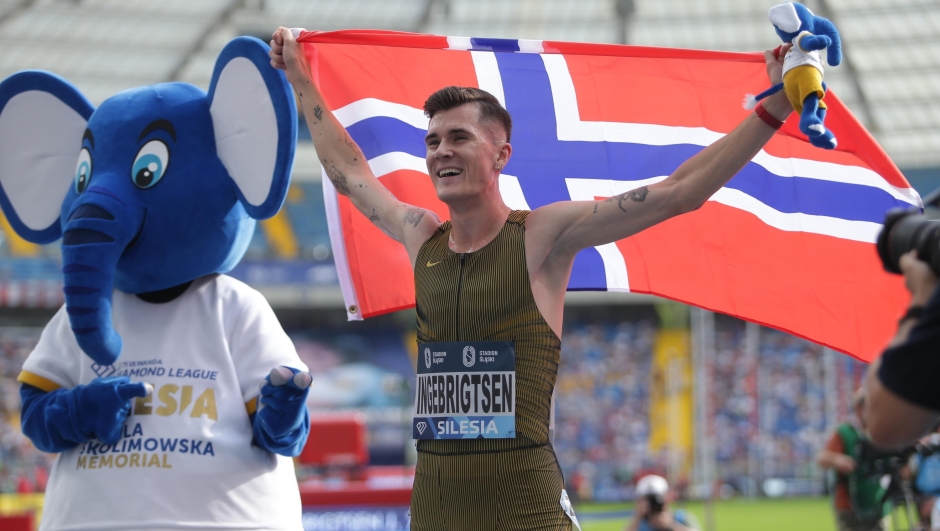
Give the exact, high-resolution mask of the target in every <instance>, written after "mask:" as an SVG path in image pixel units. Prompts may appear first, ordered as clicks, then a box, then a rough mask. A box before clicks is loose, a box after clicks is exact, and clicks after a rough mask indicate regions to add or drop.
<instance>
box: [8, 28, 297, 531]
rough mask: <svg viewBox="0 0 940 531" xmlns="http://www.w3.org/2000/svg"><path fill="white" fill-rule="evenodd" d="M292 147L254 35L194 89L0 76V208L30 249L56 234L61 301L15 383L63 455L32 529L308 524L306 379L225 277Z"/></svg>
mask: <svg viewBox="0 0 940 531" xmlns="http://www.w3.org/2000/svg"><path fill="white" fill-rule="evenodd" d="M296 136H297V111H296V108H295V104H294V99H293V94H292V92H291V90H290V88H289V85H288V83H287V81H286V79H285V77H284V75H283V73H281V72H279V71H277V70H275V69H273V68H271V66H270V64H269V58H268V47H267V45H266V44H264V43H263V42H261V41H260V40H257V39H253V38H248V37H240V38H237V39H235V40H233V41H231V42H230V43H229V44H228V45H227V46H226V47H225V48H224V50H223V51H222V52H221V54H220V56H219V58H218V60H217V62H216V65H215V70H214V73H213V76H212V81H211V85H210V88H209V92H208V94H207V93H205V92H204V91H202V90H200V89H199V88H197V87H195V86H192V85H188V84H184V83H163V84H158V85H153V86H148V87H141V88H137V89H132V90H128V91H125V92H121V93H119V94H117V95H115V96H113V97H111V98H109V99H107V100H106V101H105V102H103V103H102V104H101V105H100V106H99V107H98V108H97V109H95V108H93V106H92V105H91V104H90V103H89V102H88V101H87V100H86V99H85V97H84V96H82V94H81V93H80V92H79V91H78V90H77V89H76V88H75V87H74V86H72V85H71V84H69V83H68V82H67V81H65V80H64V79H62V78H60V77H57V76H56V75H54V74H50V73H47V72H40V71H25V72H20V73H17V74H15V75H13V76H10V77H9V78H7V79H6V80H4V81H3V82H2V83H0V205H2V208H3V212H4V213H5V214H6V216H7V218H8V219H9V221H10V223H11V225H12V226H13V227H14V229H15V230H16V232H17V233H18V234H19V235H20V236H22V237H23V238H24V239H26V240H28V241H30V242H35V243H50V242H53V241H55V240H57V239H58V238H60V237H61V238H62V261H63V267H62V272H63V275H64V292H65V305H64V307H63V308H62V309H60V311H59V312H58V313H57V314H56V316H55V317H54V318H53V319H52V321H51V322H50V323H49V325H48V326H47V327H46V329H45V330H44V331H43V334H42V337H41V339H40V341H39V343H38V344H37V346H36V348H35V350H34V351H33V352H32V353H31V354H30V356H29V358H28V359H27V361H26V362H25V363H24V366H23V371H22V372H21V374H20V377H19V380H20V382H21V396H22V402H23V410H22V426H23V431H24V433H25V434H26V435H27V436H28V437H29V438H30V439H31V440H32V441H33V443H34V444H35V445H36V446H37V447H38V448H39V449H41V450H43V451H47V452H58V453H59V455H58V457H57V460H56V463H55V465H54V467H53V470H52V473H51V475H50V481H49V486H48V489H47V497H46V504H45V507H46V509H45V511H44V516H43V519H42V526H41V529H43V530H59V529H176V528H186V529H210V528H211V529H223V528H224V529H229V528H232V529H234V528H237V529H296V530H299V529H301V528H302V526H301V521H300V516H301V508H300V497H299V492H298V489H297V482H296V478H295V476H294V470H293V463H292V460H291V459H290V458H291V457H293V456H296V455H298V454H299V453H300V450H301V449H302V447H303V445H304V443H305V442H306V439H307V435H308V432H309V430H310V420H309V416H308V412H307V409H306V406H305V398H306V395H307V391H308V386H309V385H310V381H311V378H310V375H309V374H308V373H307V372H305V371H306V367H305V366H304V365H303V363H302V362H301V361H300V359H299V358H298V357H297V353H296V351H295V349H294V346H293V344H292V343H291V341H290V339H288V338H287V336H286V334H285V333H284V331H283V329H282V328H281V327H280V325H279V323H278V322H277V320H276V318H275V316H274V313H273V311H272V310H271V308H270V306H268V304H267V302H266V301H265V300H264V298H263V297H262V296H261V295H260V294H259V293H258V292H257V291H255V290H253V289H251V288H249V287H248V286H246V285H244V284H242V283H240V282H238V281H237V280H235V279H232V278H231V277H228V276H225V275H224V274H223V273H225V272H227V271H229V270H231V269H232V268H233V267H234V266H235V265H236V264H237V263H238V261H239V260H240V259H241V257H242V255H243V254H244V252H245V250H246V248H247V246H248V242H249V239H250V238H251V235H252V233H253V231H254V228H255V223H256V220H258V219H265V218H268V217H270V216H273V215H274V214H275V213H277V211H278V210H279V209H280V207H281V205H282V203H283V201H284V198H285V196H286V194H287V188H288V184H289V178H290V171H291V165H292V161H293V156H294V148H295V144H296ZM259 388H260V391H259Z"/></svg>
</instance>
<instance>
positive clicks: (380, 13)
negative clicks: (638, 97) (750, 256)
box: [0, 0, 940, 184]
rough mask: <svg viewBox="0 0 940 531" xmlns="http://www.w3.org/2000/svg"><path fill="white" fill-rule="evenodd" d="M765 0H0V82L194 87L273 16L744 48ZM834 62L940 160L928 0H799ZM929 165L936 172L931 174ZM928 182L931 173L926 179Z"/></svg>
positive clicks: (933, 25) (893, 126) (903, 153)
mask: <svg viewBox="0 0 940 531" xmlns="http://www.w3.org/2000/svg"><path fill="white" fill-rule="evenodd" d="M776 2H777V0H709V1H707V2H706V1H705V0H343V1H336V0H199V1H193V0H160V1H153V0H0V49H2V50H3V54H0V78H3V77H6V76H8V75H10V74H12V73H14V72H16V71H19V70H23V69H37V68H38V69H44V70H50V71H53V72H55V73H58V74H60V75H62V76H64V77H65V78H67V79H69V80H70V81H72V82H73V83H75V84H76V85H77V86H78V87H79V88H80V89H81V90H82V91H84V92H85V94H86V95H87V96H88V97H89V99H91V100H92V102H93V103H95V104H97V103H100V102H101V101H102V100H104V99H105V98H107V97H108V96H110V95H112V94H114V93H116V92H118V91H120V90H123V89H127V88H130V87H135V86H140V85H145V84H151V83H157V82H161V81H174V80H180V81H187V82H191V83H194V84H196V85H199V86H202V87H206V86H207V84H208V82H209V78H210V75H211V72H212V65H213V64H214V62H215V58H216V56H217V54H218V52H219V50H221V48H222V46H224V44H225V43H226V42H228V40H230V39H231V38H233V37H235V36H237V35H242V34H250V35H257V36H260V37H265V38H266V37H267V36H268V35H270V33H271V32H272V31H273V29H274V28H276V27H277V26H278V25H285V26H292V27H306V28H308V29H319V30H335V29H343V28H354V27H358V28H382V29H392V30H401V31H417V32H425V33H436V34H442V35H463V36H475V37H505V38H529V39H550V40H569V41H588V42H608V43H615V42H628V43H630V44H638V45H647V46H667V47H682V48H701V49H715V50H729V51H754V50H763V49H766V48H772V47H774V46H776V45H778V44H779V40H778V38H777V36H776V34H775V33H774V31H773V27H772V26H771V25H770V23H769V22H768V20H767V10H768V8H769V7H770V6H771V5H772V4H774V3H776ZM805 3H806V5H807V6H808V7H810V8H811V9H813V10H814V11H815V12H816V13H817V14H819V15H822V16H826V17H829V18H831V19H832V20H833V21H834V22H835V23H836V25H837V26H838V27H839V29H840V32H841V34H842V37H843V41H844V44H843V49H844V52H845V56H846V61H845V62H844V63H843V65H842V66H840V67H838V68H829V69H828V70H827V72H826V81H827V83H828V84H829V85H830V86H831V87H832V88H833V90H834V91H835V92H836V93H837V94H838V95H839V97H840V98H842V100H843V101H845V102H846V104H847V105H848V106H849V108H850V109H852V111H853V112H854V113H855V114H856V115H857V116H858V117H859V118H860V119H861V120H862V122H863V123H865V125H866V126H867V127H868V129H869V130H870V131H871V132H872V133H874V135H875V136H876V137H877V138H878V140H879V141H880V142H881V144H882V145H883V146H884V147H885V149H886V150H887V152H888V153H889V155H891V157H892V158H893V159H894V161H895V162H896V163H897V164H898V166H900V167H902V168H904V169H905V170H909V169H917V168H940V3H938V2H936V1H935V0H807V1H806V2H805ZM937 172H938V173H940V169H938V170H937ZM938 184H940V182H938Z"/></svg>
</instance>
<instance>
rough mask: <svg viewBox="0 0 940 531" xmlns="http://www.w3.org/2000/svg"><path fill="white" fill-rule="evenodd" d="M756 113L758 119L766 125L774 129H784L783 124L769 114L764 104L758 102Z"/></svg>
mask: <svg viewBox="0 0 940 531" xmlns="http://www.w3.org/2000/svg"><path fill="white" fill-rule="evenodd" d="M754 113H756V114H757V117H758V118H760V119H761V120H763V121H764V123H765V124H767V125H769V126H770V127H773V128H774V129H780V128H781V127H783V122H781V121H780V120H778V119H777V118H776V117H775V116H774V115H772V114H770V113H769V112H767V109H765V108H764V102H762V101H761V102H757V107H755V108H754Z"/></svg>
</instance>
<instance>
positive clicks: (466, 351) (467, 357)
mask: <svg viewBox="0 0 940 531" xmlns="http://www.w3.org/2000/svg"><path fill="white" fill-rule="evenodd" d="M476 362H477V351H476V349H475V348H473V347H471V346H470V345H467V346H466V347H464V348H463V365H464V367H473V364H474V363H476Z"/></svg>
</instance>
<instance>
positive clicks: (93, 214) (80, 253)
mask: <svg viewBox="0 0 940 531" xmlns="http://www.w3.org/2000/svg"><path fill="white" fill-rule="evenodd" d="M67 214H68V215H67V217H63V219H66V222H65V224H64V226H63V234H62V264H63V267H62V273H63V274H64V277H65V282H64V289H63V291H64V292H65V309H66V312H67V313H68V316H69V322H70V323H71V326H72V332H73V333H74V334H75V339H76V341H77V342H78V345H79V347H81V349H82V350H83V351H84V352H85V353H86V354H87V355H88V356H89V357H90V358H91V359H92V360H94V361H95V362H96V363H98V364H100V365H111V364H113V363H114V362H115V361H116V360H117V358H118V356H119V355H120V354H121V337H120V336H119V335H118V334H117V332H115V331H114V327H113V326H112V323H111V293H112V290H113V278H114V271H115V268H116V266H117V263H118V260H119V259H120V258H121V255H122V253H123V252H124V250H125V249H126V248H127V247H128V246H129V245H130V244H132V242H133V240H134V238H135V236H136V235H137V234H138V233H139V230H140V228H141V226H142V225H143V219H144V209H143V208H140V207H135V206H132V205H128V204H126V203H125V202H124V201H123V200H121V199H119V198H118V196H117V195H116V194H113V193H111V192H110V191H108V190H107V189H105V188H102V187H95V186H92V187H90V188H88V189H87V190H85V193H83V194H82V195H81V196H79V198H78V199H77V200H76V201H75V202H74V203H73V204H72V206H71V208H70V209H69V212H68V213H67Z"/></svg>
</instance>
